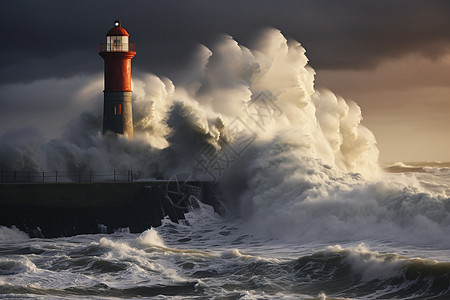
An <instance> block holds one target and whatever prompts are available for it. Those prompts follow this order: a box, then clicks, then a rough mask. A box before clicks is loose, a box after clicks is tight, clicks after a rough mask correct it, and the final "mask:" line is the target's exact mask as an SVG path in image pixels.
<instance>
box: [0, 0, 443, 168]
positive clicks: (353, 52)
mask: <svg viewBox="0 0 450 300" xmlns="http://www.w3.org/2000/svg"><path fill="white" fill-rule="evenodd" d="M0 5H1V7H0V17H1V23H2V26H3V28H4V30H3V33H2V38H1V39H2V42H1V43H0V45H1V46H0V103H1V105H2V109H1V110H0V126H1V127H0V129H1V130H0V131H1V132H4V131H5V130H7V129H9V128H17V127H21V126H28V125H39V124H29V123H30V120H35V117H36V116H42V122H40V123H42V127H43V129H44V130H46V128H50V127H54V123H51V122H49V121H48V117H49V116H52V120H53V122H56V121H55V120H58V122H61V123H63V121H64V120H66V121H67V116H65V115H64V114H65V112H66V111H70V112H71V113H72V114H76V113H80V112H82V110H83V109H84V108H85V107H86V106H89V105H91V107H92V108H94V107H97V108H98V105H97V104H92V103H94V102H95V101H97V102H98V101H101V98H102V82H101V80H102V77H101V72H102V71H103V60H102V59H101V58H100V57H99V56H98V54H97V53H98V47H99V43H100V42H104V38H105V34H106V32H107V31H108V29H109V28H110V27H112V26H113V21H114V20H115V19H116V18H117V16H119V17H120V19H122V20H123V26H124V27H125V28H126V29H127V30H128V32H129V33H130V34H131V39H132V41H134V42H136V44H137V52H138V54H137V55H136V57H135V58H134V59H133V72H136V74H137V73H139V72H151V73H154V74H156V75H158V76H166V77H169V78H171V79H172V80H174V81H175V82H176V74H177V71H179V70H181V69H182V68H183V66H184V64H186V63H187V62H188V60H189V57H190V56H191V55H192V54H193V53H194V51H195V50H196V49H197V46H198V45H199V44H205V45H206V46H208V45H210V44H211V43H213V42H214V40H215V39H216V38H217V36H218V35H219V34H222V33H226V34H229V35H231V36H233V37H234V39H235V40H236V41H238V42H239V43H240V44H242V45H245V46H247V47H250V48H251V45H252V41H253V39H254V37H255V36H256V35H257V34H258V33H259V32H260V30H261V29H263V28H265V27H275V28H278V29H279V30H281V32H282V33H283V34H284V35H285V36H286V37H287V38H293V39H295V40H297V41H299V42H300V43H301V44H302V45H303V46H304V47H305V48H306V50H307V56H308V58H309V59H310V65H311V66H312V67H313V68H314V69H315V70H316V71H317V76H316V86H317V87H326V88H329V89H331V90H332V91H334V92H335V93H337V94H339V95H341V96H343V97H344V98H345V99H349V100H354V101H356V102H357V103H358V104H359V105H360V106H361V107H362V111H363V116H364V121H363V123H364V124H365V125H366V126H367V127H369V129H371V130H372V131H373V132H374V133H375V136H376V138H377V141H378V144H379V148H380V151H381V160H382V161H394V160H395V161H397V160H403V161H411V160H447V161H449V160H450V151H449V150H448V149H449V148H450V118H449V117H448V114H449V112H450V1H448V0H441V1H439V0H421V1H416V0H395V1H393V0H377V1H374V0H373V1H372V0H365V1H361V0H339V1H338V0H323V1H321V0H309V1H304V0H297V1H283V0H271V1H265V0H260V1H245V0H240V1H233V0H227V1H213V0H208V1H207V0H202V1H188V0H180V1H170V0H164V1H126V2H125V1H114V0H108V1H91V0H89V1H87V0H86V1H81V0H80V1H57V0H54V1H42V0H41V1H31V0H30V1H21V0H1V2H0ZM74 90H77V91H76V93H75V92H72V96H69V95H67V92H68V91H74ZM80 99H81V100H80ZM99 99H100V100H99ZM75 100H76V101H75ZM91 100H92V103H91V102H89V101H91ZM94 100H95V101H94ZM79 101H85V102H86V103H88V102H89V103H91V104H86V105H83V106H82V107H80V105H79ZM34 122H35V121H34Z"/></svg>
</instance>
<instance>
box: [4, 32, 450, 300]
mask: <svg viewBox="0 0 450 300" xmlns="http://www.w3.org/2000/svg"><path fill="white" fill-rule="evenodd" d="M307 62H308V60H307V58H306V56H305V50H304V49H303V48H302V47H301V46H300V44H299V43H298V42H296V41H288V40H287V39H286V38H285V37H284V36H283V35H282V34H281V33H280V32H279V31H278V30H275V29H269V30H266V31H265V32H264V33H263V34H262V35H261V37H260V40H259V43H257V42H255V48H254V49H249V48H246V47H244V46H242V45H239V44H238V43H237V42H236V41H235V40H234V39H233V38H232V37H230V36H222V37H221V38H220V39H219V42H218V43H217V45H216V46H215V47H214V48H213V49H212V50H210V49H208V48H206V47H200V48H199V51H198V55H197V56H196V57H194V58H193V60H192V62H191V64H190V65H189V67H188V69H187V70H185V71H184V72H182V71H180V75H179V77H180V78H177V80H176V83H174V82H175V81H174V82H172V81H171V80H169V79H167V78H158V77H156V76H154V75H149V74H144V75H143V74H141V75H140V76H139V77H138V78H135V80H134V88H133V89H134V91H135V99H134V103H133V107H134V114H133V119H134V125H135V128H134V129H135V131H134V132H135V139H134V141H129V140H127V139H126V138H121V137H114V136H110V135H108V134H107V135H104V136H102V135H101V134H100V132H99V128H100V123H101V122H100V121H99V120H101V117H99V115H98V114H96V112H88V113H85V114H83V115H82V116H81V117H80V118H79V120H77V121H73V122H72V123H71V125H70V126H68V128H67V131H66V132H65V133H64V134H63V135H62V136H61V137H60V138H56V139H53V140H50V141H46V140H45V139H43V138H42V136H41V135H40V134H39V133H38V132H37V131H36V130H35V129H32V128H25V129H20V130H13V131H10V132H6V133H4V134H3V135H2V136H0V168H1V169H3V170H17V171H45V170H58V171H73V170H77V172H78V171H80V172H81V171H97V172H103V171H108V170H109V171H111V170H133V175H134V176H136V177H137V179H149V178H150V179H168V178H178V177H177V176H178V174H182V173H184V174H189V178H191V179H202V180H214V181H217V182H218V184H219V185H220V187H221V194H220V197H221V199H223V201H224V208H225V211H226V213H225V214H224V215H223V216H218V215H216V214H215V213H214V212H213V210H212V208H211V207H207V206H205V205H202V204H199V205H198V208H196V209H194V210H193V211H191V212H190V213H189V214H188V218H187V221H186V222H185V223H183V224H173V223H171V222H169V221H165V222H164V224H163V226H161V227H158V228H156V229H149V230H147V231H145V232H143V233H141V234H130V233H127V230H126V229H124V230H123V231H121V232H116V233H115V234H112V235H84V236H76V237H70V238H58V239H29V238H28V237H27V236H26V235H25V234H23V233H21V232H19V231H17V230H16V229H14V228H0V298H7V299H9V298H18V299H20V298H41V299H51V298H54V299H67V298H72V299H79V298H88V299H91V298H99V299H100V298H104V299H110V298H159V299H164V298H168V297H174V298H179V299H192V298H194V299H211V298H215V299H266V298H275V299H289V298H290V299H301V298H304V299H314V298H316V299H325V298H327V299H332V298H337V299H344V298H345V299H348V298H354V299H379V298H384V299H449V298H450V291H449V280H450V250H449V249H450V235H449V234H448V233H449V232H450V198H449V197H448V195H450V190H449V183H450V171H449V168H450V165H449V164H448V163H414V164H408V163H396V164H392V165H386V166H385V169H386V170H387V171H388V173H384V172H382V170H381V169H380V168H379V166H378V148H377V146H376V139H375V137H374V135H373V134H372V132H370V130H368V129H367V128H365V127H364V126H363V125H362V124H361V120H362V115H361V110H360V108H359V107H358V105H357V104H356V103H354V102H346V101H345V100H344V99H342V98H340V97H338V96H336V95H334V94H333V93H332V92H330V91H316V90H315V89H314V70H313V69H312V68H311V67H309V66H308V64H307ZM37 122H38V121H37Z"/></svg>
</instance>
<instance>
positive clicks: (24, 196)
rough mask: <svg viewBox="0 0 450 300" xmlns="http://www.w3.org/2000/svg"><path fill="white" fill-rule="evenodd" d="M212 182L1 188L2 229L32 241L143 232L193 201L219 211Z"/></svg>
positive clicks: (181, 212)
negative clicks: (14, 230) (13, 230)
mask: <svg viewBox="0 0 450 300" xmlns="http://www.w3.org/2000/svg"><path fill="white" fill-rule="evenodd" d="M215 189H216V187H215V183H213V182H202V181H192V182H182V183H179V182H171V181H146V182H141V181H138V182H94V183H11V184H0V225H2V226H6V227H11V226H15V227H17V228H18V229H20V230H21V231H24V232H26V233H28V234H29V235H30V236H31V237H46V238H47V237H49V238H50V237H60V236H73V235H78V234H93V233H112V232H114V231H116V230H117V229H120V228H129V230H130V232H142V231H144V230H146V229H149V228H150V227H157V226H160V225H161V220H162V219H163V218H164V217H166V216H169V218H170V219H171V220H172V221H173V222H178V221H179V220H180V219H183V218H184V213H186V212H187V211H188V209H189V207H190V206H191V205H195V201H194V200H193V198H192V196H195V197H196V198H197V199H199V200H200V201H202V202H204V203H207V204H209V205H212V206H214V207H216V208H218V200H217V198H216V192H215Z"/></svg>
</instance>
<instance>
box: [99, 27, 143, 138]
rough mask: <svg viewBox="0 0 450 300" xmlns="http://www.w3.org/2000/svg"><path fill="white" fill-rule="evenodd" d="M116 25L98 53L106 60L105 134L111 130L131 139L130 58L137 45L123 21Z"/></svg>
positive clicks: (133, 54) (107, 35)
mask: <svg viewBox="0 0 450 300" xmlns="http://www.w3.org/2000/svg"><path fill="white" fill-rule="evenodd" d="M114 25H115V27H113V28H112V29H111V30H109V31H108V33H107V34H106V44H101V45H100V53H99V54H100V56H101V57H102V58H103V59H104V61H105V90H104V106H103V133H106V132H108V131H111V132H114V133H116V134H123V135H125V136H127V137H128V138H130V139H132V138H133V110H132V102H131V96H132V91H131V59H132V58H133V57H134V56H135V55H136V52H135V51H134V50H135V45H134V44H130V43H129V42H128V40H129V34H128V32H127V31H126V30H125V29H124V28H122V27H121V22H120V21H116V22H115V23H114Z"/></svg>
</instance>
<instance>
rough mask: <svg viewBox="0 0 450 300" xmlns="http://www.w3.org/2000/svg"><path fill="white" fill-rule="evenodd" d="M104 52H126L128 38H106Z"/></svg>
mask: <svg viewBox="0 0 450 300" xmlns="http://www.w3.org/2000/svg"><path fill="white" fill-rule="evenodd" d="M106 45H107V46H106V47H107V48H106V51H110V52H121V51H128V37H127V36H114V35H113V36H107V37H106Z"/></svg>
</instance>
